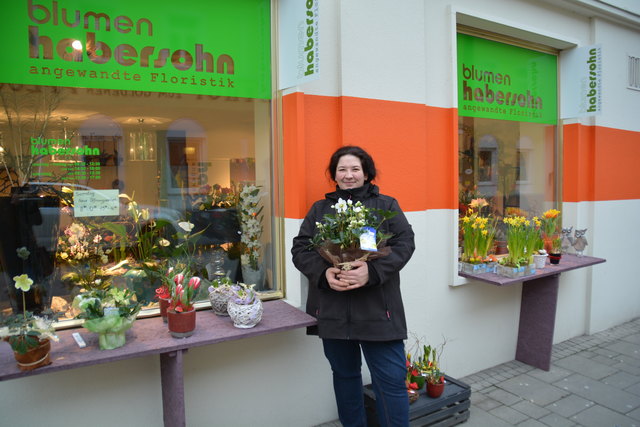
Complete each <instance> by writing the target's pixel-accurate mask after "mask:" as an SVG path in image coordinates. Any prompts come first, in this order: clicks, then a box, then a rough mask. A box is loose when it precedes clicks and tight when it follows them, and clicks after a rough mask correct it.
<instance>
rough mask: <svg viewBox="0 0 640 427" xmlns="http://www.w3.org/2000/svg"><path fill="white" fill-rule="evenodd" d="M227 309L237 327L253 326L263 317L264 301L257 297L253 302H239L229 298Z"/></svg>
mask: <svg viewBox="0 0 640 427" xmlns="http://www.w3.org/2000/svg"><path fill="white" fill-rule="evenodd" d="M227 311H228V312H229V316H230V317H231V320H233V326H235V327H236V328H242V329H247V328H253V327H254V326H256V325H257V324H258V323H259V322H260V320H261V319H262V311H263V308H262V301H260V300H259V299H257V298H256V300H255V301H254V302H253V304H237V303H235V302H234V301H233V300H229V303H228V304H227Z"/></svg>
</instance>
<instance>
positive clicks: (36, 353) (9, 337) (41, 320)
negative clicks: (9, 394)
mask: <svg viewBox="0 0 640 427" xmlns="http://www.w3.org/2000/svg"><path fill="white" fill-rule="evenodd" d="M13 280H14V282H15V287H16V289H18V290H20V291H22V292H21V293H22V309H23V310H22V313H18V314H14V315H12V316H8V317H3V318H2V319H0V338H1V339H3V340H5V341H7V342H8V343H9V345H11V349H12V350H13V354H14V357H15V359H16V362H17V363H18V368H19V369H20V370H21V371H30V370H33V369H36V368H39V367H41V366H46V365H49V364H51V358H50V356H49V353H50V351H51V341H50V340H54V341H58V337H57V336H56V334H55V329H54V328H53V326H52V324H53V315H52V314H51V315H50V316H49V317H46V316H36V315H34V314H33V313H31V312H29V311H27V303H26V298H25V293H26V292H28V291H29V289H30V288H31V285H33V280H31V279H30V278H29V276H27V275H26V274H22V275H20V276H15V277H14V278H13ZM43 314H44V313H43Z"/></svg>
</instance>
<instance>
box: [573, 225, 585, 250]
mask: <svg viewBox="0 0 640 427" xmlns="http://www.w3.org/2000/svg"><path fill="white" fill-rule="evenodd" d="M586 232H587V229H586V228H583V229H582V230H578V229H577V228H576V231H575V234H574V239H573V249H575V250H576V255H578V256H583V252H584V249H585V248H586V247H587V245H588V244H589V243H587V238H586V237H584V233H586Z"/></svg>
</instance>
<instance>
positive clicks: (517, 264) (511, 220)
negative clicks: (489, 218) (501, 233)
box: [496, 216, 539, 279]
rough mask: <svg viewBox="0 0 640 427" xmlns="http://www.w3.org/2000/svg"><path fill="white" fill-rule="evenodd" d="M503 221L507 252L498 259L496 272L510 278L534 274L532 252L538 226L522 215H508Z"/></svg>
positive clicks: (537, 233) (537, 234)
mask: <svg viewBox="0 0 640 427" xmlns="http://www.w3.org/2000/svg"><path fill="white" fill-rule="evenodd" d="M503 221H504V223H505V224H506V226H507V248H508V249H509V253H508V254H507V256H505V257H504V258H501V259H500V262H499V264H498V266H497V270H496V273H497V274H498V275H500V276H505V277H509V278H512V279H514V278H517V277H522V276H526V275H531V274H534V273H535V267H534V266H533V254H534V251H535V247H536V246H537V244H538V243H537V239H538V236H539V231H538V228H537V227H536V225H535V223H534V222H532V221H531V220H528V219H527V218H526V217H524V216H510V217H507V218H504V220H503Z"/></svg>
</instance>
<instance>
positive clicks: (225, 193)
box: [193, 184, 238, 211]
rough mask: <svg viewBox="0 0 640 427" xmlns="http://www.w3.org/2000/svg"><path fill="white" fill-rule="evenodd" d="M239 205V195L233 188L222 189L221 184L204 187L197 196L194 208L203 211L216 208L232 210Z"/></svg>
mask: <svg viewBox="0 0 640 427" xmlns="http://www.w3.org/2000/svg"><path fill="white" fill-rule="evenodd" d="M237 204H238V193H237V192H236V190H235V188H233V187H222V186H221V185H220V184H214V185H213V186H211V185H208V184H207V185H204V186H202V187H200V191H199V192H198V194H196V197H195V199H194V201H193V207H194V208H195V209H197V210H200V211H203V210H207V209H215V208H232V207H234V206H236V205H237Z"/></svg>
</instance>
